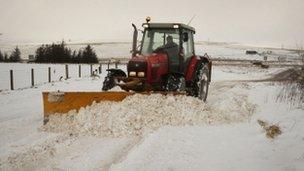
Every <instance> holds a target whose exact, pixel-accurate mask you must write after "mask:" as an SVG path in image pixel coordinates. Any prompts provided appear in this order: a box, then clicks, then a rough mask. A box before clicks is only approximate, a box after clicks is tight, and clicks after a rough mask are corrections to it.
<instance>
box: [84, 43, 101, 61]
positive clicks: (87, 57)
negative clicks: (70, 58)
mask: <svg viewBox="0 0 304 171" xmlns="http://www.w3.org/2000/svg"><path fill="white" fill-rule="evenodd" d="M82 60H83V62H84V63H97V62H98V59H97V55H96V53H95V51H94V50H93V48H92V47H91V46H90V45H88V46H87V47H86V48H85V49H84V51H83V52H82Z"/></svg>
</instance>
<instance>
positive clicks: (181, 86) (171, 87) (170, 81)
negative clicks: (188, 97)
mask: <svg viewBox="0 0 304 171" xmlns="http://www.w3.org/2000/svg"><path fill="white" fill-rule="evenodd" d="M164 89H165V90H166V91H177V92H182V91H185V90H186V80H185V78H184V77H183V76H178V75H169V76H168V77H167V79H166V82H165V86H164Z"/></svg>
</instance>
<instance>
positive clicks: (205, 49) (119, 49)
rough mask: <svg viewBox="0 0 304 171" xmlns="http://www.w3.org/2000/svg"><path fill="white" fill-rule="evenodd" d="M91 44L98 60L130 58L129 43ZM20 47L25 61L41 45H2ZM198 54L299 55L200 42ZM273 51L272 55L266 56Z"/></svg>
mask: <svg viewBox="0 0 304 171" xmlns="http://www.w3.org/2000/svg"><path fill="white" fill-rule="evenodd" d="M88 44H91V45H92V46H93V48H94V50H95V52H96V54H97V56H98V58H100V59H102V58H130V56H131V54H130V50H131V47H132V44H131V43H128V42H103V43H94V42H88ZM86 45H87V44H86V43H68V47H69V48H71V49H72V50H76V51H78V50H79V49H82V48H84V47H85V46H86ZM16 46H18V47H19V49H20V50H21V56H22V58H23V59H28V57H29V55H34V54H35V51H36V49H37V48H38V47H39V46H41V45H40V44H0V50H1V51H2V52H7V53H11V51H12V50H13V49H14V48H15V47H16ZM195 49H196V54H199V55H203V54H205V53H208V54H209V55H211V56H212V57H215V58H220V59H244V60H263V59H264V56H265V55H267V57H268V60H272V61H277V60H279V59H280V60H287V61H294V60H297V54H296V53H295V52H294V51H290V50H287V49H279V48H266V47H253V46H249V45H246V46H245V45H240V44H236V43H217V42H198V43H196V44H195ZM246 50H256V51H257V52H258V53H259V54H260V55H246V54H245V52H246ZM267 51H268V52H269V51H271V54H265V53H266V52H267Z"/></svg>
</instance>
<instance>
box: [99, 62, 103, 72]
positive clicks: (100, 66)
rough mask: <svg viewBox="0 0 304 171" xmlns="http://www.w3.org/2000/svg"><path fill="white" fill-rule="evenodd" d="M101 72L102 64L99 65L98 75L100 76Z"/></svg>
mask: <svg viewBox="0 0 304 171" xmlns="http://www.w3.org/2000/svg"><path fill="white" fill-rule="evenodd" d="M101 72H102V64H101V63H99V74H101Z"/></svg>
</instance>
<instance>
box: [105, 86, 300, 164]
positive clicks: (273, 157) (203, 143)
mask: <svg viewBox="0 0 304 171" xmlns="http://www.w3.org/2000/svg"><path fill="white" fill-rule="evenodd" d="M249 87H250V88H249V89H247V88H239V90H240V91H243V92H244V93H245V92H246V94H247V95H248V100H249V102H251V103H254V104H256V107H257V108H256V112H255V113H254V115H252V117H251V119H250V120H247V121H246V122H243V123H237V124H225V125H212V126H184V127H163V128H161V129H160V130H159V131H157V132H154V133H151V134H150V135H148V136H147V137H146V138H145V140H144V141H143V142H142V143H141V144H139V145H138V147H137V148H134V150H133V151H131V152H130V153H129V155H128V158H126V159H125V160H124V161H123V162H121V163H118V164H116V165H113V166H112V168H111V169H112V170H303V169H304V132H303V129H304V125H303V123H304V118H303V109H292V108H290V106H289V105H288V104H286V103H280V102H276V101H275V98H276V95H278V92H279V91H278V90H280V89H281V87H280V86H277V85H275V86H273V85H270V84H269V83H266V84H265V83H258V84H256V83H255V84H252V83H250V84H249ZM257 92H261V93H257ZM223 99H225V97H223ZM223 101H224V100H223ZM208 103H212V102H210V101H209V102H208ZM257 119H263V120H267V121H270V122H271V123H278V124H279V125H280V127H281V128H282V131H283V134H282V135H281V136H279V137H277V138H276V139H275V140H269V139H267V138H266V136H265V133H264V132H263V131H262V129H261V127H260V126H259V125H258V124H257Z"/></svg>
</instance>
